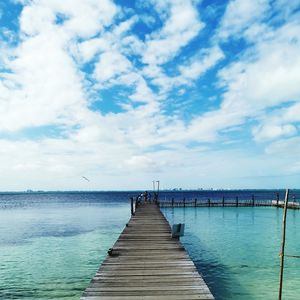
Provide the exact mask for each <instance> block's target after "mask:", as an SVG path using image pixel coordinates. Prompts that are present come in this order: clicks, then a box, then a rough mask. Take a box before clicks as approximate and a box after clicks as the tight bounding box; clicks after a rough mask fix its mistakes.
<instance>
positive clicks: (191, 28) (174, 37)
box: [143, 1, 204, 65]
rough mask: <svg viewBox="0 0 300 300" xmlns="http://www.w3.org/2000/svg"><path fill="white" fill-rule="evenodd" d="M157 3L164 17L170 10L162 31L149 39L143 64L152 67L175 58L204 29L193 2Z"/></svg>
mask: <svg viewBox="0 0 300 300" xmlns="http://www.w3.org/2000/svg"><path fill="white" fill-rule="evenodd" d="M157 3H160V5H158V4H157V5H156V7H157V8H158V9H159V12H160V13H163V15H165V9H166V8H167V9H168V10H169V11H168V14H169V18H168V19H167V20H166V22H165V23H164V26H163V27H162V29H161V30H159V31H157V32H154V33H152V34H150V35H149V36H148V37H147V40H146V47H145V53H144V54H143V62H144V63H147V64H150V65H151V64H158V65H160V64H163V63H166V62H167V61H169V60H170V59H172V58H173V57H175V56H176V55H177V53H178V52H179V50H180V49H181V48H182V47H183V46H185V45H186V44H187V43H188V42H190V41H191V40H192V39H193V38H194V37H196V35H197V34H198V33H199V31H200V30H201V29H202V28H203V27H204V24H203V23H202V22H201V21H200V20H199V16H198V12H197V10H196V8H195V7H194V6H193V4H192V2H191V1H172V2H170V3H169V2H168V4H167V3H165V5H162V3H161V2H157Z"/></svg>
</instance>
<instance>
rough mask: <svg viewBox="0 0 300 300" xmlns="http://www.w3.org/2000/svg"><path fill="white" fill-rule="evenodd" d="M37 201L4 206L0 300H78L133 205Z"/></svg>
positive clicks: (10, 202)
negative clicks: (130, 206)
mask: <svg viewBox="0 0 300 300" xmlns="http://www.w3.org/2000/svg"><path fill="white" fill-rule="evenodd" d="M63 196H64V195H63ZM23 197H24V196H23ZM32 197H33V198H32ZM34 197H35V196H31V198H30V197H29V196H27V199H25V200H24V199H22V197H21V196H20V197H19V198H17V199H16V198H13V199H8V200H6V201H4V200H3V199H2V202H1V201H0V283H1V284H0V299H3V300H4V299H5V300H6V299H70V300H71V299H79V297H80V295H81V293H82V291H83V290H84V289H85V288H86V286H87V285H88V283H89V281H90V279H91V278H92V277H93V276H94V274H95V272H96V270H97V269H98V267H99V264H100V263H101V261H102V260H103V259H104V258H105V256H106V252H107V250H108V249H109V248H110V247H111V246H112V245H113V244H114V242H115V240H116V239H117V237H118V235H119V234H120V232H121V231H122V230H123V228H124V226H125V224H126V222H127V221H128V218H129V214H130V211H129V204H128V202H127V201H123V202H120V201H114V198H113V199H110V201H108V200H107V199H101V195H100V196H97V195H96V196H95V197H91V195H88V197H86V198H87V199H85V201H82V200H80V199H78V197H76V195H75V196H74V197H73V196H71V197H69V198H67V200H66V199H65V198H64V197H61V196H57V195H55V194H53V195H50V196H49V195H48V196H43V197H42V198H39V197H36V198H34ZM98 198H100V199H99V201H97V200H98ZM102 198H103V197H102ZM123 199H124V198H123ZM125 199H128V198H127V197H126V198H125Z"/></svg>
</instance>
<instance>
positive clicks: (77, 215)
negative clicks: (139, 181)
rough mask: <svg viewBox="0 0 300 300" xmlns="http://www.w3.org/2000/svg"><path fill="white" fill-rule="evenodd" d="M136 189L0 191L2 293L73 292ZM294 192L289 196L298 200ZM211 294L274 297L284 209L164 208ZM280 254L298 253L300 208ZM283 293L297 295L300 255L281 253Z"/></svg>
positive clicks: (119, 226)
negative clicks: (179, 225)
mask: <svg viewBox="0 0 300 300" xmlns="http://www.w3.org/2000/svg"><path fill="white" fill-rule="evenodd" d="M276 192H279V193H280V197H281V199H283V195H284V191H225V192H224V191H194V192H191V191H188V192H183V191H175V192H162V193H161V199H162V200H164V199H169V198H171V197H174V198H175V200H176V199H182V198H183V197H185V198H186V199H187V200H188V199H194V198H197V199H203V200H205V199H207V197H209V198H211V199H212V200H213V199H220V197H222V195H225V197H226V198H227V199H230V198H232V199H234V197H235V196H238V197H239V199H245V200H246V199H248V198H249V197H251V195H252V194H254V195H255V197H256V198H257V199H275V195H276ZM136 194H138V192H64V193H59V192H53V193H5V194H0V299H5V300H6V299H28V300H29V299H41V300H42V299H70V300H71V299H72V300H73V299H79V297H80V295H81V293H82V291H83V290H84V289H85V287H86V286H87V285H88V283H89V281H90V279H91V278H92V277H93V276H94V274H95V272H96V271H97V269H98V267H99V265H100V263H101V262H102V261H103V259H104V258H105V257H106V253H107V250H108V249H109V248H110V247H111V246H112V245H113V244H114V242H115V240H116V239H117V237H118V235H119V234H120V232H121V231H122V230H123V228H124V226H125V224H126V222H127V221H128V219H129V218H130V203H129V197H130V196H133V195H136ZM299 194H300V193H299V191H293V192H292V194H291V196H293V195H295V197H294V199H296V201H299V200H298V199H299V196H298V195H299ZM162 210H163V213H164V214H165V216H166V217H167V219H168V221H169V222H170V223H171V224H173V223H180V222H183V223H185V224H186V228H185V236H184V237H183V238H182V239H181V241H182V243H183V244H184V246H185V247H186V249H187V251H188V252H189V254H190V255H191V257H192V259H193V260H194V262H195V264H196V266H197V268H198V270H199V271H200V273H201V274H202V275H203V277H204V279H205V281H206V282H207V284H208V286H209V287H210V289H211V291H212V293H213V294H214V295H215V297H216V299H237V300H240V299H242V300H243V299H266V300H267V299H270V300H271V299H276V298H277V294H278V281H279V256H278V254H279V250H280V240H281V224H282V213H283V210H282V209H277V208H272V207H239V208H235V207H226V208H222V207H211V208H200V207H199V208H193V207H190V208H185V209H184V208H174V209H172V208H163V209H162ZM287 218H288V222H287V241H286V253H287V254H290V255H300V211H299V210H289V211H288V217H287ZM283 290H284V297H283V299H299V295H300V259H297V258H286V268H285V273H284V287H283Z"/></svg>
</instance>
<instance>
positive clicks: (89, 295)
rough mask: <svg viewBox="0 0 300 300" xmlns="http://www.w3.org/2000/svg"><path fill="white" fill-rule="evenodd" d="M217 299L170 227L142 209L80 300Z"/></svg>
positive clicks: (150, 207) (153, 208)
mask: <svg viewBox="0 0 300 300" xmlns="http://www.w3.org/2000/svg"><path fill="white" fill-rule="evenodd" d="M97 299H101V300H108V299H109V300H119V299H120V300H121V299H122V300H137V299H139V300H194V299H214V297H213V295H212V294H211V292H210V290H209V288H208V287H207V285H206V284H205V282H204V280H203V279H202V277H201V276H200V274H199V273H198V271H197V269H196V267H195V265H194V263H193V262H192V260H191V259H190V257H189V255H188V254H187V252H186V251H185V249H184V247H183V246H182V244H181V243H180V241H179V240H177V239H173V238H172V237H171V229H170V225H169V223H168V222H167V220H166V219H165V217H164V216H163V214H162V213H161V211H160V209H159V207H158V206H157V205H156V204H153V203H141V204H139V206H138V207H137V209H136V211H135V214H134V215H133V216H132V217H131V219H130V221H129V223H128V224H127V226H126V227H125V229H124V230H123V232H122V233H121V235H120V237H119V239H118V240H117V242H116V243H115V245H114V246H113V248H112V249H110V251H109V255H108V256H107V258H106V259H105V260H104V262H103V263H102V265H101V266H100V268H99V270H98V272H97V273H96V275H95V277H94V278H93V279H92V280H91V283H90V285H89V286H88V288H87V289H86V290H85V291H84V293H83V295H82V297H81V300H97Z"/></svg>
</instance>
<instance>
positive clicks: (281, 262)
mask: <svg viewBox="0 0 300 300" xmlns="http://www.w3.org/2000/svg"><path fill="white" fill-rule="evenodd" d="M288 201H289V190H288V189H287V190H286V192H285V199H284V211H283V220H282V239H281V250H280V277H279V295H278V299H279V300H281V297H282V284H283V282H282V281H283V269H284V248H285V230H286V211H287V206H288Z"/></svg>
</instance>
